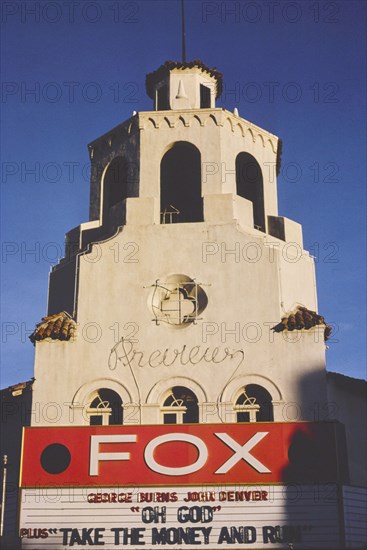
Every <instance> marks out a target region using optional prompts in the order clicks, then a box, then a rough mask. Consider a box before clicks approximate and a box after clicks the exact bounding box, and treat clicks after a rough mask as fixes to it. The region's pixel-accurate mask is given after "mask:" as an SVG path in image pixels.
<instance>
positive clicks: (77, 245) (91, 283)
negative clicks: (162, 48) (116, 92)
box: [32, 60, 328, 425]
mask: <svg viewBox="0 0 367 550" xmlns="http://www.w3.org/2000/svg"><path fill="white" fill-rule="evenodd" d="M146 88H147V93H148V95H149V97H150V98H151V99H152V101H153V108H152V110H151V111H141V112H137V113H134V115H133V116H132V117H131V118H129V119H128V120H126V121H124V122H122V123H120V124H119V125H117V126H116V127H115V128H113V129H112V130H110V131H108V132H107V133H105V134H104V135H102V136H101V137H99V138H97V139H95V140H94V141H92V142H91V143H90V144H89V146H88V148H89V154H90V159H91V164H92V178H91V189H90V220H89V221H88V222H86V223H83V224H81V225H80V226H78V227H76V228H74V229H73V230H71V231H69V233H67V235H66V253H65V258H63V259H62V260H61V261H60V263H59V264H58V265H57V266H55V267H54V268H53V270H52V273H51V274H50V282H49V304H48V317H46V318H45V319H44V320H43V321H42V322H41V323H40V324H39V325H38V327H37V328H36V330H35V332H34V334H33V335H32V339H33V341H34V342H35V343H36V366H35V371H36V374H35V377H36V382H35V384H34V393H35V399H36V401H37V402H39V403H43V402H44V403H46V402H49V401H50V400H53V398H55V400H56V394H57V401H58V402H60V400H62V402H64V403H69V405H68V410H65V411H63V412H62V415H61V416H60V419H59V421H58V422H59V424H69V423H70V418H71V416H70V414H71V413H70V411H71V412H72V417H73V422H74V423H77V424H81V425H84V424H90V423H98V422H100V423H103V424H109V423H116V422H117V423H124V424H132V423H140V424H160V423H188V422H194V423H197V422H200V423H202V422H204V423H205V422H256V421H284V420H295V419H296V420H308V419H312V418H313V416H312V415H313V409H312V407H313V404H314V403H315V402H324V401H325V399H326V394H325V391H326V389H325V358H324V353H325V345H324V337H325V335H326V336H327V334H328V327H327V326H326V324H325V321H324V319H323V317H322V316H320V315H318V314H317V313H316V311H317V297H316V290H315V274H314V262H313V259H312V257H311V256H310V255H309V254H308V252H307V251H305V250H304V249H303V241H302V228H301V226H300V225H299V224H298V223H296V222H294V221H292V220H289V219H287V218H284V217H282V216H279V215H278V206H277V171H278V169H279V162H280V140H279V139H278V138H277V137H276V136H275V135H273V134H272V133H270V132H268V131H266V130H264V129H262V128H259V127H258V126H256V125H255V124H253V123H251V122H249V121H247V120H245V119H243V118H241V117H240V116H239V114H238V112H237V111H236V112H234V113H232V112H230V111H228V110H226V109H224V108H218V107H216V105H215V100H216V98H217V97H219V96H220V94H221V91H222V75H221V73H220V72H218V71H217V70H216V69H210V68H209V67H207V66H206V65H204V63H202V62H201V61H198V60H195V61H192V62H172V61H169V62H166V63H164V64H163V65H162V66H161V67H159V68H158V69H157V70H156V71H154V72H152V73H150V74H148V75H147V77H146ZM51 340H52V345H50V343H51ZM106 396H107V397H106ZM114 396H115V397H114ZM289 402H295V403H297V404H298V405H297V407H298V408H297V411H298V412H297V417H296V418H294V417H292V418H289V417H287V416H285V415H286V411H287V410H288V409H287V404H288V403H289ZM116 407H117V409H118V412H114V408H116ZM69 409H70V410H69ZM114 419H115V420H114ZM116 419H118V420H116Z"/></svg>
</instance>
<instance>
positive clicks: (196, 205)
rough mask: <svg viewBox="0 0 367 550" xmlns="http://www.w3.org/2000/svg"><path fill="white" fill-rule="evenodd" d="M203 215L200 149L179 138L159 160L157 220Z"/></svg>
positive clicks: (196, 219) (185, 219)
mask: <svg viewBox="0 0 367 550" xmlns="http://www.w3.org/2000/svg"><path fill="white" fill-rule="evenodd" d="M203 219H204V218H203V199H202V197H201V156H200V151H199V150H198V149H197V148H196V147H195V146H194V145H192V144H191V143H188V142H186V141H179V142H177V143H175V144H174V145H173V146H172V147H171V148H170V149H169V150H168V151H167V153H166V154H165V155H164V156H163V158H162V161H161V223H188V222H201V221H203Z"/></svg>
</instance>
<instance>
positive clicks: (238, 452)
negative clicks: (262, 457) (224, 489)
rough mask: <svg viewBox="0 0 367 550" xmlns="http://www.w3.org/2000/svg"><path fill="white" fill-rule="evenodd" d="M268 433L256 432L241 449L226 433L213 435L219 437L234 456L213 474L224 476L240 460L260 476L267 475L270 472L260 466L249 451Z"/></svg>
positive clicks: (262, 465)
mask: <svg viewBox="0 0 367 550" xmlns="http://www.w3.org/2000/svg"><path fill="white" fill-rule="evenodd" d="M268 433H269V432H257V433H256V434H255V435H253V436H252V437H251V438H250V439H249V440H248V441H247V443H245V444H244V445H243V446H242V447H241V445H239V444H238V443H237V441H235V440H234V439H232V437H231V436H230V435H228V434H226V433H216V434H215V435H216V436H217V437H219V439H221V440H222V441H223V442H224V443H225V444H226V445H228V447H229V448H230V449H232V450H233V451H235V454H234V455H233V456H231V458H229V459H228V460H227V461H226V462H225V463H224V464H222V466H221V467H220V468H219V469H218V470H217V471H216V472H215V473H216V474H226V473H227V472H228V471H229V470H230V469H231V468H233V466H234V465H235V464H237V462H239V461H240V460H241V459H242V460H244V461H245V462H247V463H248V464H250V466H252V467H253V468H254V469H255V470H257V471H258V472H260V473H261V474H267V473H270V471H271V470H268V468H267V467H266V466H264V464H262V463H261V462H260V461H259V460H257V458H255V457H254V456H252V455H251V454H250V452H249V451H251V449H253V447H255V445H257V444H258V443H259V441H261V440H262V439H264V437H265V436H266V435H268Z"/></svg>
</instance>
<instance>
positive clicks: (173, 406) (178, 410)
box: [161, 386, 199, 424]
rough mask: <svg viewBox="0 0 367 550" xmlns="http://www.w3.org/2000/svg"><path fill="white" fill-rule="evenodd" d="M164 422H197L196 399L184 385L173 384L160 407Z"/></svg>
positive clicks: (197, 408) (197, 407)
mask: <svg viewBox="0 0 367 550" xmlns="http://www.w3.org/2000/svg"><path fill="white" fill-rule="evenodd" d="M161 410H162V413H163V423H164V424H197V423H198V422H199V406H198V399H197V397H196V395H195V394H194V392H192V391H191V390H189V389H188V388H185V387H184V386H174V387H173V388H172V389H171V390H170V392H169V394H168V396H167V397H166V399H165V400H164V403H163V406H162V407H161Z"/></svg>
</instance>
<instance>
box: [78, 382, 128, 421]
mask: <svg viewBox="0 0 367 550" xmlns="http://www.w3.org/2000/svg"><path fill="white" fill-rule="evenodd" d="M87 414H88V417H89V423H90V425H91V426H102V425H110V426H111V425H119V424H123V408H122V399H121V397H120V396H119V395H118V394H117V393H116V392H115V391H113V390H110V389H109V388H100V389H99V390H98V391H97V392H95V394H94V398H93V400H92V402H91V403H90V405H89V407H88V409H87Z"/></svg>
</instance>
